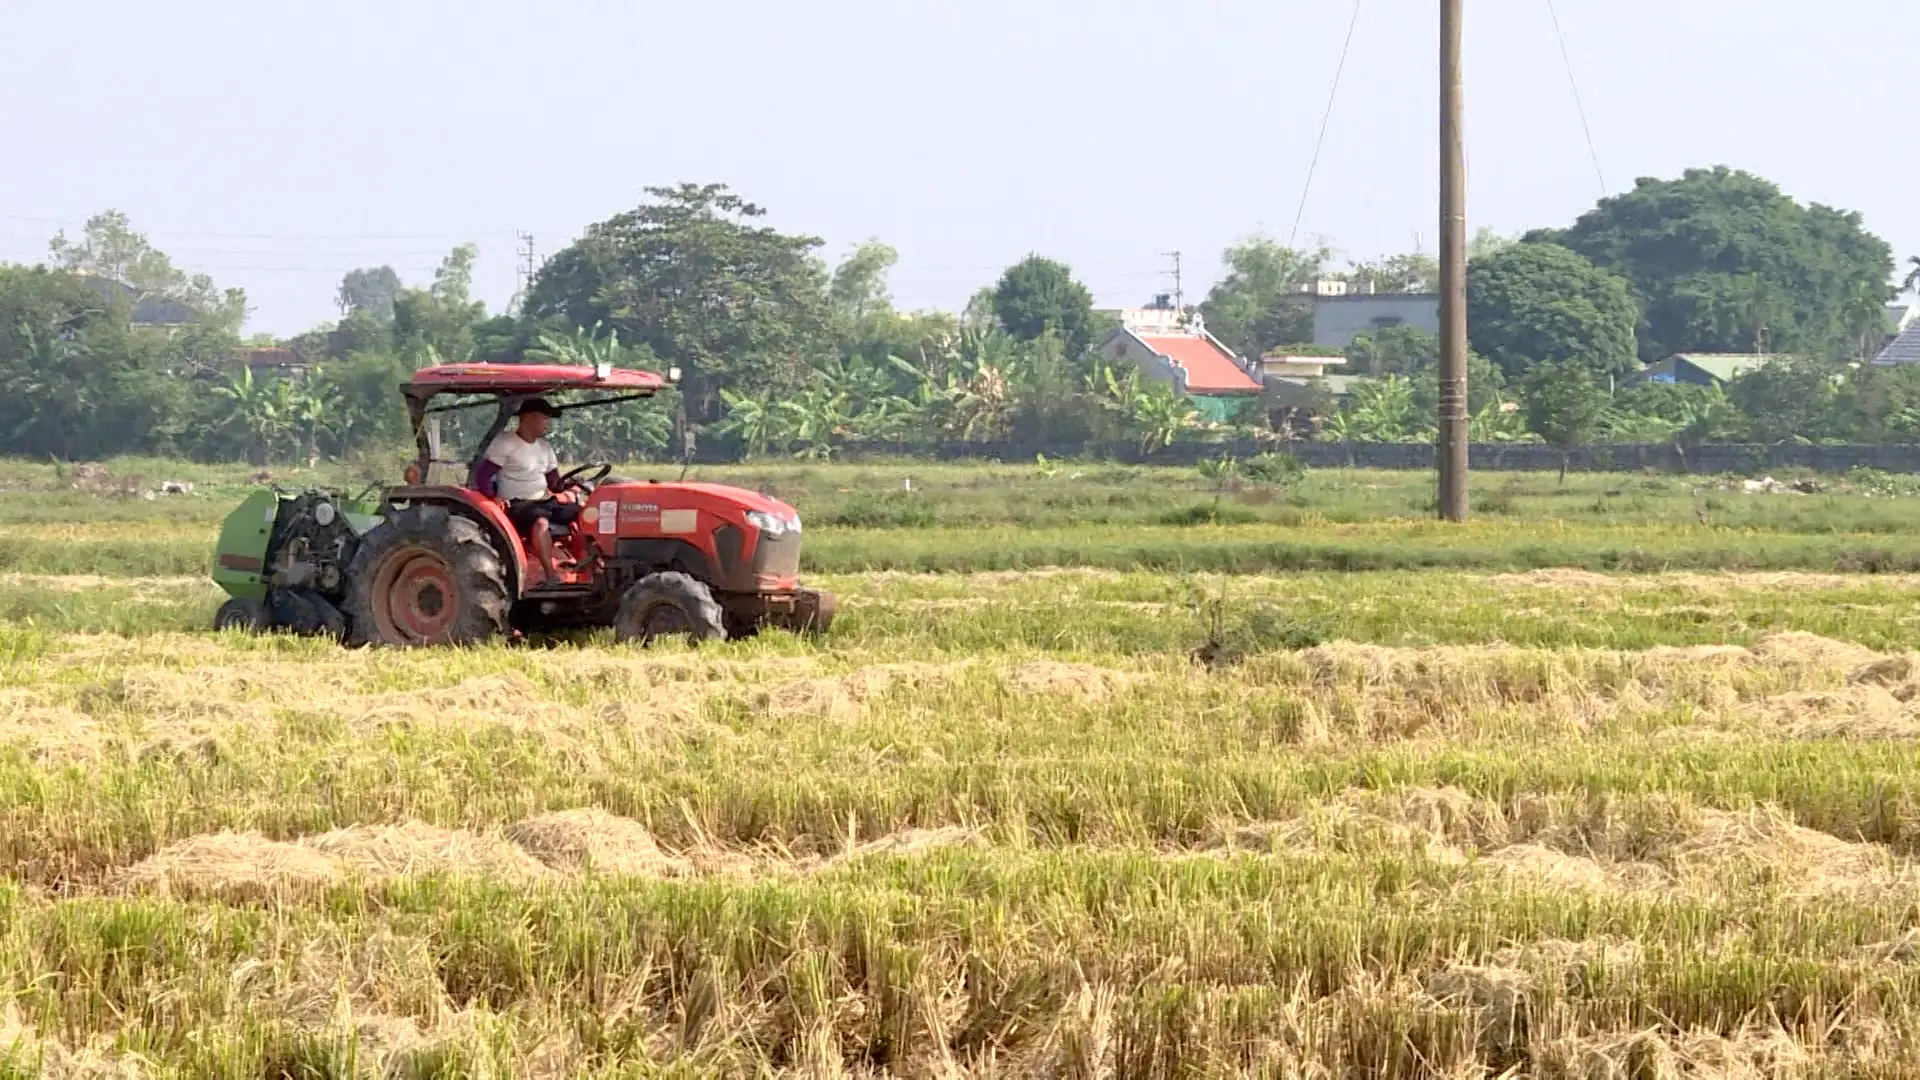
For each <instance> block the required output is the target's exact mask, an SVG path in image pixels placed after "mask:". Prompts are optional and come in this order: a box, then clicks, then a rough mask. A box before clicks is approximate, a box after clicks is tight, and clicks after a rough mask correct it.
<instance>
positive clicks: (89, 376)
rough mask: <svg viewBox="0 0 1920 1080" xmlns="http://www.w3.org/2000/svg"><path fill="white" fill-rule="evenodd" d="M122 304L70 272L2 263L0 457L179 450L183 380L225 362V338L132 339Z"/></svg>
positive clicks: (199, 333) (188, 402)
mask: <svg viewBox="0 0 1920 1080" xmlns="http://www.w3.org/2000/svg"><path fill="white" fill-rule="evenodd" d="M130 311H131V304H130V301H129V298H127V297H124V296H103V295H102V294H101V293H99V292H98V291H96V290H94V289H93V288H90V287H89V286H88V283H87V281H86V280H85V279H84V278H82V277H80V276H78V275H75V274H69V273H66V272H63V271H59V270H52V269H48V268H45V267H32V268H28V267H20V266H0V401H5V402H6V403H7V405H6V407H5V408H0V454H21V455H27V456H34V457H46V456H52V457H57V458H62V459H67V460H72V459H78V458H99V457H106V456H109V455H113V454H122V453H167V452H178V451H179V450H182V449H186V448H188V447H184V446H182V445H181V444H180V442H178V441H177V439H178V437H180V436H183V435H187V434H189V433H190V429H191V428H192V427H193V426H194V425H195V409H194V402H193V399H192V393H191V391H190V389H189V387H190V386H191V382H190V380H191V379H192V378H193V377H194V376H196V375H199V374H202V373H206V372H208V371H210V370H211V369H212V368H213V367H214V365H217V364H218V363H220V362H221V361H223V360H224V359H225V358H226V357H227V356H228V355H230V353H231V350H232V348H233V345H234V339H233V338H232V337H231V336H230V335H226V334H224V333H221V332H218V331H215V330H211V329H206V328H198V327H196V328H191V329H189V330H187V331H185V332H183V333H181V334H179V335H177V336H173V337H165V336H155V335H146V334H140V335H136V334H133V333H131V331H130V327H129V325H128V318H129V314H130Z"/></svg>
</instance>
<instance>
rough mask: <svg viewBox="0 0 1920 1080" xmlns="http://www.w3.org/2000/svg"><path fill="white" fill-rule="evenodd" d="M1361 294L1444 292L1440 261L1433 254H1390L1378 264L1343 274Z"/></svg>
mask: <svg viewBox="0 0 1920 1080" xmlns="http://www.w3.org/2000/svg"><path fill="white" fill-rule="evenodd" d="M1342 276H1343V277H1344V278H1345V279H1346V280H1347V281H1348V282H1349V283H1350V284H1352V285H1354V286H1356V287H1358V288H1359V289H1360V290H1361V291H1369V290H1370V291H1372V292H1375V293H1434V292H1439V291H1440V260H1438V259H1436V258H1434V257H1433V256H1431V255H1424V254H1418V253H1415V254H1407V255H1390V256H1388V257H1386V258H1384V259H1382V260H1380V261H1379V262H1377V263H1359V264H1357V265H1355V266H1354V268H1353V269H1352V270H1350V271H1348V272H1347V273H1346V274H1344V275H1342Z"/></svg>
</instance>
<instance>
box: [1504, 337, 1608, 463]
mask: <svg viewBox="0 0 1920 1080" xmlns="http://www.w3.org/2000/svg"><path fill="white" fill-rule="evenodd" d="M1521 402H1522V408H1523V410H1524V411H1525V413H1526V416H1527V426H1528V427H1529V428H1532V429H1533V433H1534V434H1536V435H1538V436H1540V437H1541V438H1542V439H1544V440H1546V442H1547V444H1548V445H1550V446H1555V447H1558V448H1559V450H1560V482H1561V483H1562V484H1564V483H1566V482H1567V459H1568V457H1569V456H1570V453H1571V451H1572V449H1573V448H1574V447H1576V446H1579V445H1580V444H1582V443H1585V442H1588V441H1589V440H1591V439H1592V438H1593V434H1594V432H1595V431H1596V430H1597V429H1598V428H1599V426H1600V421H1601V419H1602V418H1603V417H1604V416H1606V413H1607V404H1608V398H1607V391H1606V388H1605V387H1603V386H1601V385H1600V381H1599V379H1598V378H1596V377H1595V375H1594V372H1593V368H1592V367H1590V366H1588V365H1587V364H1585V363H1582V362H1581V361H1579V360H1564V359H1563V360H1548V361H1545V362H1543V363H1539V364H1535V365H1534V366H1533V367H1532V368H1531V369H1530V370H1529V371H1528V372H1527V374H1526V377H1525V378H1524V379H1523V380H1522V381H1521Z"/></svg>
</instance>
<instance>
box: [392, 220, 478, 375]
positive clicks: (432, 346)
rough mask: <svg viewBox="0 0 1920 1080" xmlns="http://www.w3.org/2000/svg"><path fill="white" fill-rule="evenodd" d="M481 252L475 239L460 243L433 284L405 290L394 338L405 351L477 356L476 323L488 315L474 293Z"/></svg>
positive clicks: (446, 357)
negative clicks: (473, 241) (476, 265)
mask: <svg viewBox="0 0 1920 1080" xmlns="http://www.w3.org/2000/svg"><path fill="white" fill-rule="evenodd" d="M479 253H480V252H479V249H478V248H476V247H474V246H473V245H472V244H460V245H457V246H456V247H455V248H454V249H453V250H452V251H450V252H448V253H447V257H446V258H444V259H442V260H440V268H439V269H438V270H436V271H434V274H433V284H431V285H429V286H427V287H426V288H424V289H401V290H400V292H399V294H398V295H397V296H396V297H395V298H394V304H393V342H394V347H395V348H397V349H399V350H400V351H401V353H403V354H406V355H408V356H418V355H420V354H423V353H425V352H427V351H429V350H431V351H432V353H433V354H434V355H435V356H437V357H438V358H440V359H441V360H442V361H446V362H453V361H459V360H469V359H472V358H473V353H474V329H475V327H476V325H477V324H479V323H480V322H481V321H482V320H483V319H485V318H486V316H487V305H486V304H485V303H483V302H481V301H478V300H474V299H473V298H472V296H471V293H472V290H473V262H474V259H475V258H477V257H478V256H479Z"/></svg>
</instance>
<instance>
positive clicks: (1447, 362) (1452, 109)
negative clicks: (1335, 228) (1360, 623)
mask: <svg viewBox="0 0 1920 1080" xmlns="http://www.w3.org/2000/svg"><path fill="white" fill-rule="evenodd" d="M1464 3H1465V0H1440V417H1439V419H1440V446H1439V450H1440V498H1439V500H1438V501H1439V504H1440V516H1441V517H1442V518H1443V519H1445V520H1447V521H1465V520H1467V168H1466V142H1465V132H1464V130H1463V128H1464V121H1463V116H1464V112H1465V97H1466V88H1465V79H1464V77H1463V75H1462V71H1461V67H1462V64H1461V45H1462V33H1461V29H1462V23H1463V22H1464V20H1465V13H1464V11H1463V10H1462V8H1463V5H1464Z"/></svg>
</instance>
